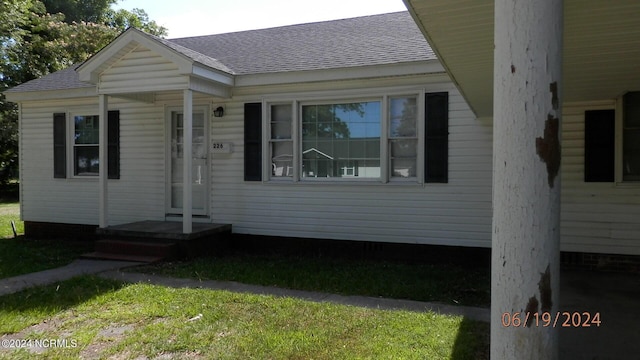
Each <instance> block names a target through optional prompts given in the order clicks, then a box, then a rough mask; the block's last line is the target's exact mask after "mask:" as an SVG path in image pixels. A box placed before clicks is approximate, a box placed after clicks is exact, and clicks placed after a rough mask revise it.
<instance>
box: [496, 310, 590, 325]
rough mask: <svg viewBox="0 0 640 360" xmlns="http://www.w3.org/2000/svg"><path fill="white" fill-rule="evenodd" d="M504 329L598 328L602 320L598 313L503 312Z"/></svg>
mask: <svg viewBox="0 0 640 360" xmlns="http://www.w3.org/2000/svg"><path fill="white" fill-rule="evenodd" d="M501 321H502V326H504V327H564V328H567V327H570V328H588V327H600V325H601V324H602V320H601V319H600V313H599V312H593V313H592V312H588V311H583V312H579V311H572V312H570V311H557V312H555V313H551V312H522V311H518V312H504V313H502V318H501Z"/></svg>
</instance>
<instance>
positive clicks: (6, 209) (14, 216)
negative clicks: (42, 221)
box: [0, 202, 24, 239]
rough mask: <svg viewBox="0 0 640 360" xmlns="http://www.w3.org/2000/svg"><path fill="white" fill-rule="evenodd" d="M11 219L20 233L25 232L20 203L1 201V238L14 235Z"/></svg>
mask: <svg viewBox="0 0 640 360" xmlns="http://www.w3.org/2000/svg"><path fill="white" fill-rule="evenodd" d="M11 221H14V222H15V224H16V229H17V232H18V235H20V234H24V223H23V222H22V221H20V204H19V203H17V202H9V203H0V239H4V238H12V237H13V230H12V228H11Z"/></svg>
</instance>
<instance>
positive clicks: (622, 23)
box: [404, 0, 640, 116]
mask: <svg viewBox="0 0 640 360" xmlns="http://www.w3.org/2000/svg"><path fill="white" fill-rule="evenodd" d="M404 1H405V4H406V5H407V8H408V9H409V12H410V13H411V14H412V16H413V17H414V18H415V20H416V23H417V24H418V26H419V27H420V28H421V29H422V31H423V33H424V35H425V37H426V38H427V40H428V41H429V43H430V44H431V45H432V47H433V49H434V50H435V52H436V53H437V54H438V57H439V58H440V60H441V62H442V64H443V65H444V67H445V68H446V69H447V72H448V73H449V75H450V76H451V77H452V79H453V81H454V82H455V83H456V85H457V86H458V88H459V89H460V91H461V92H462V94H463V95H464V97H465V98H466V100H467V102H468V103H469V105H470V106H471V108H472V109H473V110H474V112H475V113H476V115H477V116H491V115H492V114H493V71H494V69H493V25H494V0H404ZM564 19H565V21H564V40H563V41H564V53H563V72H564V74H563V76H564V79H563V86H564V88H563V91H564V94H563V95H564V101H565V102H576V101H590V100H604V99H615V98H617V97H619V96H620V95H623V94H624V93H625V92H627V91H632V90H640V85H639V84H640V27H639V26H638V24H640V2H638V1H637V0H615V1H600V0H564ZM515 66H516V67H517V65H515Z"/></svg>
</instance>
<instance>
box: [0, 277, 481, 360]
mask: <svg viewBox="0 0 640 360" xmlns="http://www.w3.org/2000/svg"><path fill="white" fill-rule="evenodd" d="M200 314H201V315H200ZM194 318H196V319H194ZM190 319H194V320H190ZM488 333H489V326H488V324H485V323H478V322H472V321H468V320H465V319H463V318H460V317H452V316H441V315H436V314H433V313H414V312H407V311H387V310H375V309H367V308H358V307H352V306H345V305H335V304H328V303H313V302H308V301H304V300H298V299H291V298H277V297H272V296H263V295H249V294H236V293H232V292H227V291H214V290H204V289H173V288H166V287H162V286H155V285H149V284H135V285H125V284H121V283H118V282H114V281H109V280H104V279H101V278H97V277H93V276H83V277H79V278H75V279H72V280H69V281H66V282H62V283H60V284H54V285H51V286H46V287H39V288H34V289H30V290H26V291H23V292H21V293H17V294H13V295H8V296H4V297H0V336H1V335H2V334H11V335H9V337H10V338H13V339H31V340H38V339H61V340H66V341H67V344H68V345H70V346H68V347H66V348H52V349H43V350H45V351H46V352H44V353H43V354H39V355H35V354H33V353H31V352H29V350H26V349H22V350H10V349H0V358H1V359H21V358H36V357H37V358H43V357H45V358H48V359H67V358H78V357H81V358H96V359H97V358H114V359H137V358H145V359H146V358H149V359H153V358H162V359H169V358H171V359H209V358H212V359H312V358H313V359H486V358H488V355H487V354H488V352H487V350H488ZM5 338H6V337H5ZM73 344H75V345H76V346H75V347H74V346H73Z"/></svg>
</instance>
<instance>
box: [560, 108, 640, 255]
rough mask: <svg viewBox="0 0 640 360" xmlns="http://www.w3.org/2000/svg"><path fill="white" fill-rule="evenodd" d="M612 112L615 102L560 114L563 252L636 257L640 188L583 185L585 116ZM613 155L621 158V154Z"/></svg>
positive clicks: (639, 244) (638, 252)
mask: <svg viewBox="0 0 640 360" xmlns="http://www.w3.org/2000/svg"><path fill="white" fill-rule="evenodd" d="M614 108H616V103H615V102H614V101H610V102H609V103H606V102H604V103H603V102H597V103H596V102H594V103H580V104H570V105H567V106H565V107H564V109H563V119H562V155H563V158H562V167H561V174H562V193H561V196H562V200H561V201H562V208H561V220H562V223H561V224H562V227H561V234H562V241H561V250H563V251H582V252H599V253H612V254H629V255H640V221H639V220H638V219H639V218H638V214H640V184H638V183H635V184H634V183H616V182H608V183H595V182H591V183H587V182H584V112H585V111H586V110H599V109H614ZM620 111H621V109H619V108H618V109H616V113H619V112H620ZM617 116H618V117H619V115H617ZM619 125H620V124H619V122H618V124H617V126H616V127H617V129H618V130H619V129H620V126H619ZM620 139H621V137H619V136H617V137H616V141H618V142H619V140H620ZM616 156H617V157H619V156H621V155H620V152H619V151H617V154H616ZM616 171H618V172H619V171H620V169H619V167H616Z"/></svg>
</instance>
